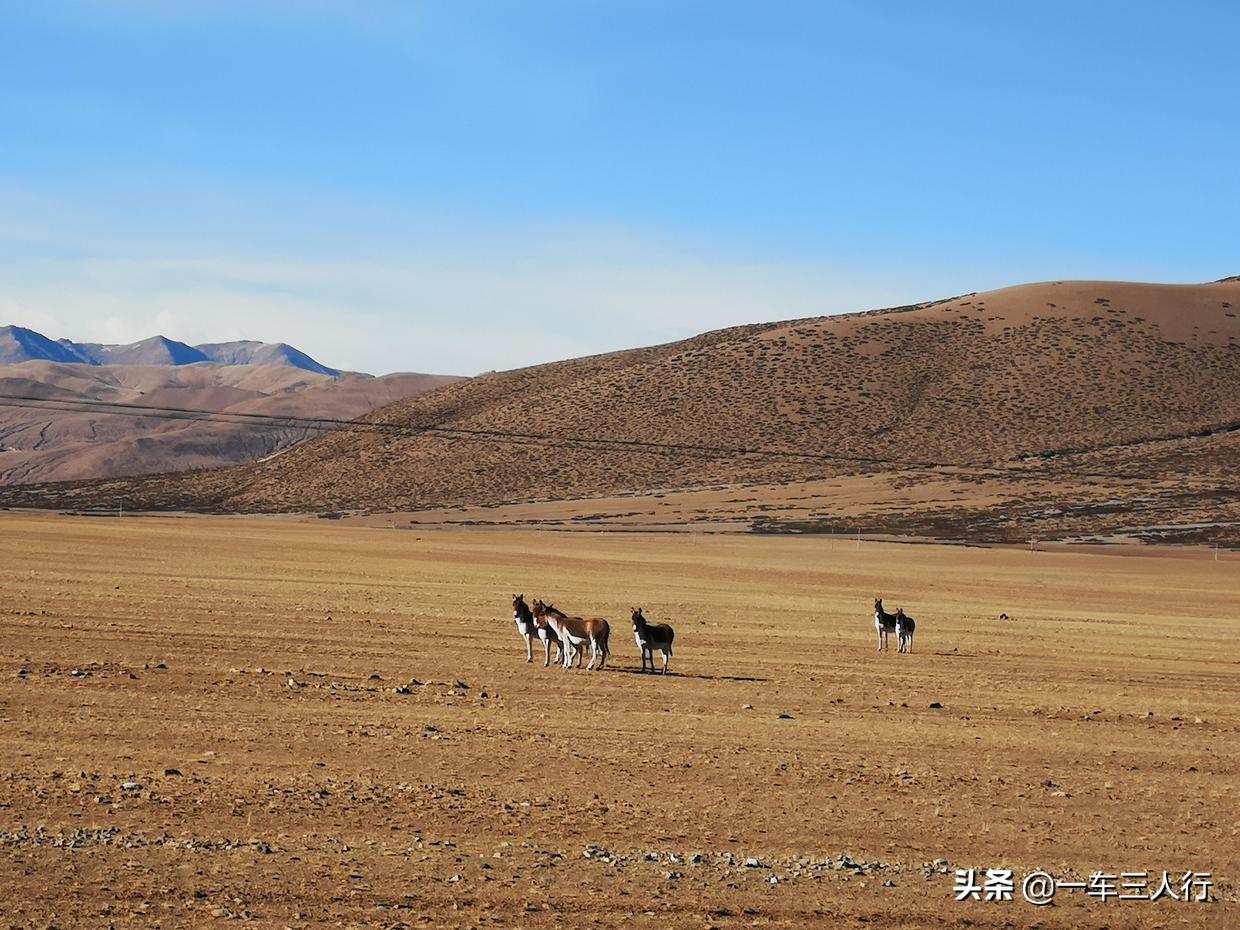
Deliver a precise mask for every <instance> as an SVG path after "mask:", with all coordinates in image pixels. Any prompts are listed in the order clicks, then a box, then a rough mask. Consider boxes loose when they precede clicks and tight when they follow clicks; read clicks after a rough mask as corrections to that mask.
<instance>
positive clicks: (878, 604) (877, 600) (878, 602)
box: [874, 597, 883, 614]
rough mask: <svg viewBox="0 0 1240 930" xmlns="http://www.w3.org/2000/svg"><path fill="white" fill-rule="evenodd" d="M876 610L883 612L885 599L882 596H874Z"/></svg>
mask: <svg viewBox="0 0 1240 930" xmlns="http://www.w3.org/2000/svg"><path fill="white" fill-rule="evenodd" d="M874 610H875V611H877V612H878V613H880V614H881V613H882V612H883V599H882V598H881V597H876V598H874Z"/></svg>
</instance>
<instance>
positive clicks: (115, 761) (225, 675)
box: [0, 513, 1240, 930]
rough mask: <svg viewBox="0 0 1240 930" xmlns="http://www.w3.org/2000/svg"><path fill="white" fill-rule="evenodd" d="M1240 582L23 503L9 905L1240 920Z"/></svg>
mask: <svg viewBox="0 0 1240 930" xmlns="http://www.w3.org/2000/svg"><path fill="white" fill-rule="evenodd" d="M514 592H521V593H525V594H526V595H528V596H530V597H535V596H539V597H544V598H546V599H548V600H552V601H554V602H555V603H556V604H557V605H559V606H561V607H564V608H566V609H568V610H569V611H570V612H571V613H582V614H589V615H602V616H606V617H607V618H609V619H610V620H611V622H612V639H611V646H612V651H613V655H612V661H611V663H609V667H608V669H607V670H606V671H604V672H601V673H587V672H583V671H572V672H565V671H562V670H560V669H556V668H549V669H545V668H543V666H542V664H541V661H538V662H535V663H533V664H527V663H526V661H525V653H524V645H523V644H522V643H521V641H520V640H519V638H518V636H517V634H516V631H515V629H514V626H513V623H512V621H511V619H510V606H509V599H510V597H511V595H512V593H514ZM879 593H881V594H882V595H883V596H884V598H885V602H886V604H887V606H888V607H889V608H895V607H896V606H903V607H904V608H905V609H906V610H907V611H908V613H909V614H911V615H913V616H914V617H916V618H917V619H918V621H919V628H918V632H917V635H916V639H915V651H914V653H913V654H912V655H899V654H897V652H896V651H895V647H894V642H893V645H892V649H891V651H890V652H889V653H887V654H881V655H880V654H878V653H877V652H876V651H875V646H876V637H875V634H874V630H873V625H872V621H871V619H870V612H871V603H872V600H873V598H874V596H875V595H876V594H879ZM635 606H642V607H644V608H645V611H646V614H647V616H648V617H649V618H650V619H651V620H658V621H667V622H671V623H672V624H673V625H674V626H675V627H676V631H677V636H676V655H675V658H674V659H673V664H672V669H673V671H674V673H675V674H672V675H668V676H666V677H662V676H650V675H646V676H643V675H640V674H638V673H637V672H636V667H637V664H638V657H637V650H636V647H635V645H634V643H633V638H632V633H631V625H630V623H629V621H628V613H629V608H631V607H635ZM1000 613H1007V614H1009V615H1010V617H1011V619H1010V620H1008V621H1002V620H999V619H998V616H999V614H1000ZM1238 617H1240V561H1238V560H1237V558H1236V557H1235V555H1234V554H1231V553H1224V554H1223V558H1222V560H1221V561H1217V562H1216V561H1213V560H1212V559H1211V558H1210V557H1208V556H1206V555H1205V554H1204V553H1203V554H1202V557H1201V558H1197V559H1194V558H1185V557H1183V556H1182V554H1181V555H1178V556H1177V555H1174V554H1170V555H1168V557H1166V558H1162V557H1159V556H1157V555H1149V556H1148V557H1145V558H1122V557H1116V556H1112V555H1109V554H1107V553H1105V552H1102V553H1098V554H1081V553H1061V552H1029V551H1021V550H1018V549H981V548H964V547H949V546H933V545H900V544H884V543H874V542H867V543H863V544H861V545H860V546H858V545H857V544H856V543H855V542H853V541H851V540H849V541H845V540H842V539H831V538H829V537H817V538H786V537H752V536H710V535H705V536H692V535H670V534H662V535H659V534H642V533H625V534H598V535H593V534H585V533H574V534H565V533H556V532H550V531H546V532H539V531H537V530H532V529H530V530H515V529H507V530H500V529H482V528H459V529H443V528H424V529H402V530H395V529H383V528H376V527H358V526H347V525H341V524H340V523H333V522H331V521H318V522H316V523H305V522H296V521H291V520H279V519H227V518H133V519H130V518H126V519H115V518H110V519H105V518H93V519H92V518H69V517H58V516H50V515H46V516H45V515H26V514H16V513H9V514H0V889H3V894H2V896H0V927H49V926H56V927H64V928H77V927H107V926H115V927H168V928H173V927H198V926H213V927H214V926H228V925H231V924H244V925H247V926H254V927H274V928H281V927H312V926H339V927H420V926H450V927H526V926H528V927H621V926H647V925H655V924H658V925H660V926H667V927H697V928H706V927H742V926H743V927H749V926H758V927H764V926H783V927H806V926H824V927H870V928H873V927H879V928H883V927H965V926H968V927H984V928H989V927H994V928H999V927H1012V928H1015V927H1042V928H1065V930H1067V928H1072V930H1078V928H1091V927H1110V928H1127V927H1181V926H1182V927H1220V928H1221V927H1229V926H1230V927H1234V926H1240V891H1238V889H1237V878H1238V876H1240V871H1238V867H1240V852H1238V850H1240V813H1238V812H1240V804H1238V801H1240V798H1238V793H1240V792H1238V790H1237V789H1238V788H1240V654H1237V650H1236V646H1237V640H1238V639H1240V635H1238V625H1237V618H1238ZM540 658H541V657H540ZM397 689H399V690H397ZM405 692H407V693H405ZM936 861H937V864H936ZM1000 867H1006V868H1010V869H1013V870H1014V872H1015V877H1016V893H1015V900H1013V901H999V902H996V901H963V902H958V901H956V900H955V895H954V893H953V886H954V883H955V870H956V869H969V868H972V869H977V870H979V871H980V870H984V869H988V868H1000ZM1032 870H1046V871H1049V872H1052V873H1054V874H1055V875H1056V876H1058V877H1060V878H1061V879H1065V880H1072V879H1074V878H1075V879H1077V880H1083V879H1084V878H1086V877H1087V876H1088V875H1089V874H1090V873H1092V872H1095V871H1103V872H1111V873H1119V872H1142V871H1148V872H1150V873H1152V876H1153V877H1155V878H1156V877H1161V874H1162V872H1163V871H1164V870H1166V871H1169V872H1172V873H1175V874H1176V875H1177V876H1178V875H1182V874H1183V873H1184V872H1185V871H1189V870H1196V871H1210V872H1212V873H1213V883H1214V887H1213V889H1212V896H1213V898H1214V899H1215V900H1214V901H1213V902H1212V903H1206V904H1202V903H1186V902H1180V901H1171V900H1161V901H1157V902H1152V903H1151V902H1150V901H1148V900H1133V901H1116V900H1113V899H1112V900H1108V901H1102V900H1099V899H1098V898H1096V897H1091V896H1088V895H1087V894H1085V893H1084V892H1082V891H1067V890H1063V889H1061V890H1060V891H1059V893H1058V894H1057V895H1056V897H1055V899H1054V904H1053V905H1052V906H1048V907H1042V908H1037V907H1034V906H1033V905H1031V904H1029V903H1026V902H1025V901H1023V900H1021V893H1020V882H1021V878H1022V877H1023V876H1024V875H1026V874H1027V873H1029V872H1030V871H1032Z"/></svg>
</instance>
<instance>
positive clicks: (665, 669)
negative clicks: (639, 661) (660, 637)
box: [650, 649, 669, 675]
mask: <svg viewBox="0 0 1240 930" xmlns="http://www.w3.org/2000/svg"><path fill="white" fill-rule="evenodd" d="M668 658H669V656H668V654H667V650H666V649H664V650H663V674H664V675H666V674H667V660H668ZM650 661H651V664H652V665H653V664H654V656H651V657H650Z"/></svg>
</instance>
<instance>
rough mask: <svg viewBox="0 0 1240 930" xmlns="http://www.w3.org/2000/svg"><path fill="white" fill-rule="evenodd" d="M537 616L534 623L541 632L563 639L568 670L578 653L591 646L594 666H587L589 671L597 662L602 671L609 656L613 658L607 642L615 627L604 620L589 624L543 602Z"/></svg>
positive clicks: (537, 605)
mask: <svg viewBox="0 0 1240 930" xmlns="http://www.w3.org/2000/svg"><path fill="white" fill-rule="evenodd" d="M533 613H534V622H535V623H536V624H537V625H538V627H539V629H544V628H551V629H553V630H555V632H556V635H557V636H558V637H559V638H560V649H561V653H562V655H563V656H564V667H565V668H572V665H573V652H574V650H576V649H578V648H581V649H584V647H585V646H587V645H588V646H589V647H590V664H589V665H587V666H586V668H587V669H592V668H594V663H595V662H596V661H597V662H598V667H599V668H600V669H602V668H603V666H604V665H606V664H607V656H608V655H609V654H610V650H608V648H607V638H608V637H609V636H610V635H611V627H609V626H608V624H607V621H606V620H604V619H602V618H601V617H592V618H591V619H589V620H586V619H584V618H582V617H570V616H568V615H567V614H565V613H564V611H562V610H557V609H556V608H555V607H553V606H552V605H551V604H544V603H543V602H542V601H541V600H537V601H535V602H534V610H533Z"/></svg>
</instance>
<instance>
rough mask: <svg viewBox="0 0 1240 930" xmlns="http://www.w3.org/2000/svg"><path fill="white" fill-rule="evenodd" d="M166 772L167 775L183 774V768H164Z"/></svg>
mask: <svg viewBox="0 0 1240 930" xmlns="http://www.w3.org/2000/svg"><path fill="white" fill-rule="evenodd" d="M164 774H165V775H175V776H180V774H181V770H180V769H171V768H169V769H164Z"/></svg>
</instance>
